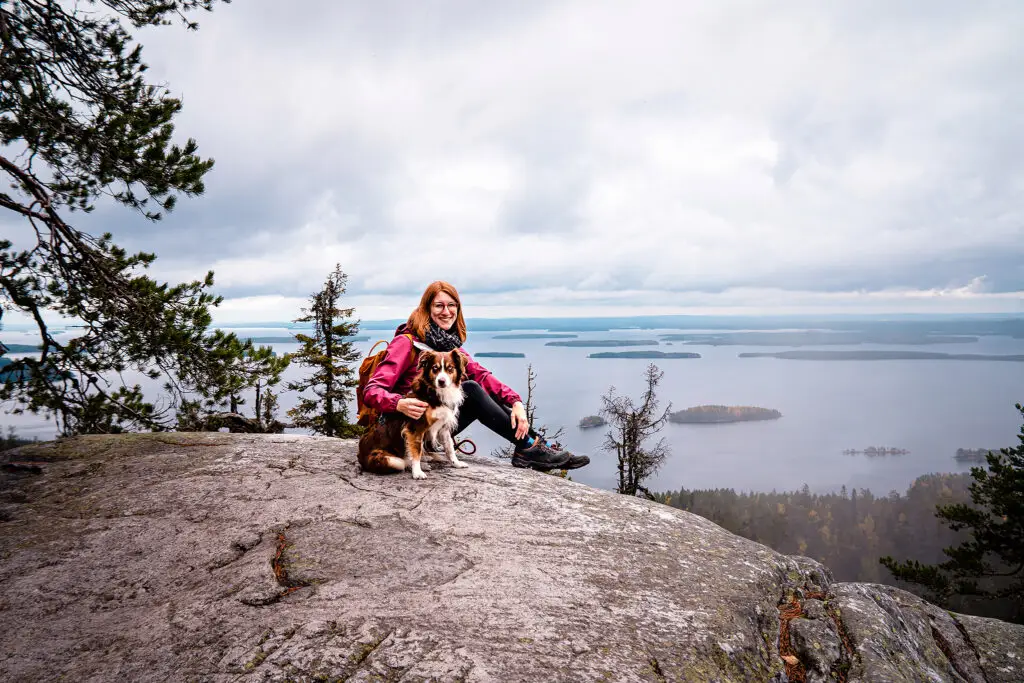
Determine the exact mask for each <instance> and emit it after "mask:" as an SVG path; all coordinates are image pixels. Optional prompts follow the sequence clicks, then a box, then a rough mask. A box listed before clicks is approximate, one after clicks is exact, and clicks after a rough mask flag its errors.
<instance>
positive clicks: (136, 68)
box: [0, 0, 232, 434]
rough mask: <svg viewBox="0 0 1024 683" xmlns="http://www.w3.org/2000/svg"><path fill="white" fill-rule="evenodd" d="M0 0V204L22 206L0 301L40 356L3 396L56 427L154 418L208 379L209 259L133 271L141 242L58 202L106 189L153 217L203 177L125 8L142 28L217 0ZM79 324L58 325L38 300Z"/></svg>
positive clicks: (0, 271)
mask: <svg viewBox="0 0 1024 683" xmlns="http://www.w3.org/2000/svg"><path fill="white" fill-rule="evenodd" d="M96 4H99V3H94V2H90V3H65V2H56V1H53V0H4V1H3V2H0V179H2V180H3V181H4V182H3V191H0V209H6V210H7V211H9V212H11V213H12V214H13V215H17V216H18V217H20V219H21V220H22V223H21V225H23V226H24V228H25V230H24V232H25V235H24V236H23V238H22V239H19V240H18V241H20V242H21V243H22V244H24V245H25V248H23V249H21V250H18V249H15V248H14V247H13V243H12V241H10V240H0V315H2V314H3V311H4V310H16V311H20V312H21V313H23V314H24V315H26V316H27V317H29V318H30V319H31V320H33V321H34V322H35V324H36V327H37V330H38V334H39V345H40V347H41V350H40V353H39V355H38V357H28V358H22V359H18V360H16V361H14V362H13V363H11V364H9V365H8V366H7V368H6V372H5V382H4V384H3V385H2V386H0V401H5V402H8V401H9V402H13V403H14V405H15V407H14V408H13V409H12V412H14V413H20V412H24V411H30V412H35V413H39V412H42V413H46V414H48V415H52V416H54V417H55V419H56V421H57V424H58V427H59V429H60V430H61V431H62V432H63V433H65V434H74V433H81V432H113V431H122V430H124V429H138V428H145V429H164V428H167V427H168V426H170V424H172V421H173V419H174V409H175V407H176V406H177V405H179V404H180V402H181V401H182V400H184V397H185V396H186V395H187V394H188V393H189V392H194V391H199V392H200V393H202V394H204V395H218V394H219V392H220V389H219V388H218V386H217V384H216V380H217V379H218V378H221V377H223V374H222V371H221V368H222V365H223V363H224V362H225V361H227V360H230V359H231V358H232V356H231V350H230V347H231V345H232V344H231V335H211V334H208V327H209V325H210V322H211V316H210V308H211V307H213V306H216V305H217V304H218V303H220V298H218V297H215V296H213V295H212V294H210V293H209V291H208V290H209V288H210V287H211V286H212V284H213V274H212V273H208V274H207V276H206V277H205V278H204V279H203V280H197V281H193V282H188V283H183V284H178V285H171V284H168V283H161V282H157V281H155V280H153V279H151V278H149V277H147V276H146V275H144V274H143V273H142V272H141V271H143V270H144V269H145V268H147V267H148V266H149V265H150V264H151V263H152V262H153V260H154V259H155V256H154V255H153V254H149V253H137V254H128V253H127V252H126V251H125V250H123V249H121V248H120V247H118V246H117V245H115V244H113V243H112V241H111V235H109V234H104V235H102V236H100V237H96V236H94V235H91V234H88V233H86V232H83V231H81V230H79V229H77V228H75V227H73V226H72V225H70V224H69V223H68V222H66V220H65V216H64V214H65V213H67V212H75V211H86V212H88V211H91V210H92V209H93V207H94V204H95V202H96V201H97V200H98V199H100V198H101V197H109V198H111V199H113V201H114V202H117V203H120V204H122V205H124V206H127V207H129V208H130V209H133V210H135V211H138V212H139V213H140V214H141V215H142V216H143V217H145V218H146V219H149V220H153V221H156V220H159V219H160V218H161V216H162V215H163V213H164V212H166V211H170V210H171V209H172V208H173V207H174V204H175V201H176V199H177V197H178V196H179V195H185V196H193V195H197V194H200V193H202V192H203V176H204V175H205V174H206V173H207V172H208V171H209V170H210V168H211V167H212V166H213V161H212V160H208V159H203V158H201V157H200V156H198V155H197V149H198V147H197V145H196V143H195V141H193V140H187V141H186V142H185V143H184V144H183V145H180V146H179V145H177V144H174V143H173V142H172V138H173V134H174V126H173V123H172V121H173V119H174V117H175V116H176V115H177V113H178V112H179V111H180V109H181V102H180V101H179V100H177V99H175V98H173V97H171V96H170V95H169V93H168V91H167V89H166V88H165V87H163V86H156V85H151V84H149V83H147V82H146V80H145V78H144V75H145V70H146V65H145V64H144V63H143V62H142V59H141V46H138V45H133V43H132V37H131V35H129V33H128V32H127V30H126V29H125V27H124V25H123V23H122V22H127V23H128V24H130V25H132V26H135V27H137V28H142V27H145V26H160V25H164V24H168V23H170V22H171V20H172V19H181V20H182V21H183V22H184V23H185V25H186V26H187V27H188V28H190V29H194V28H196V27H197V26H196V24H195V23H194V22H191V21H189V20H187V19H186V18H185V17H186V15H187V14H188V13H189V12H191V11H193V10H197V9H205V10H210V9H212V7H213V4H214V0H101V4H102V5H103V8H102V11H97V10H96V9H95V5H96ZM47 312H53V313H56V314H57V315H59V316H61V317H63V318H66V319H71V320H74V321H75V322H77V323H79V324H80V326H81V330H82V332H81V334H80V335H79V336H78V337H76V338H75V339H73V340H70V341H58V340H57V339H56V338H55V335H53V334H52V333H51V330H50V327H49V326H48V324H47V323H46V315H45V314H46V313H47ZM129 370H134V371H137V372H140V373H143V374H145V375H147V376H149V377H150V378H153V379H155V378H158V377H163V378H164V379H165V381H166V384H165V389H166V391H167V392H168V394H169V395H170V397H171V401H170V403H167V404H165V405H163V406H161V407H157V405H156V404H155V403H153V402H152V401H150V400H147V398H146V397H145V396H144V395H143V392H142V389H141V388H140V386H139V385H138V384H132V383H131V382H129V381H126V380H125V379H123V378H124V373H125V371H129Z"/></svg>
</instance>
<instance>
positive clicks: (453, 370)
mask: <svg viewBox="0 0 1024 683" xmlns="http://www.w3.org/2000/svg"><path fill="white" fill-rule="evenodd" d="M420 372H421V373H422V376H423V381H424V382H426V383H427V384H428V385H430V386H432V387H434V388H435V389H447V388H449V387H457V386H459V385H460V384H462V378H463V377H464V376H465V374H466V357H465V356H463V355H462V354H461V353H459V352H458V351H457V350H456V351H449V352H448V353H444V352H441V351H423V352H422V353H420Z"/></svg>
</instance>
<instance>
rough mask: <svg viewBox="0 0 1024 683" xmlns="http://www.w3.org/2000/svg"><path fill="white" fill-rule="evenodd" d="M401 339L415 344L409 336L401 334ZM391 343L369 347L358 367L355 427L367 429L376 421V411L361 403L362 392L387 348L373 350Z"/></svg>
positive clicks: (414, 355)
mask: <svg viewBox="0 0 1024 683" xmlns="http://www.w3.org/2000/svg"><path fill="white" fill-rule="evenodd" d="M402 336H403V337H408V338H409V341H411V342H415V341H416V340H415V339H413V336H412V335H411V334H403V335H402ZM390 343H391V342H389V341H387V340H384V339H381V340H380V341H378V342H377V343H376V344H374V345H373V346H372V347H370V353H369V354H368V355H367V356H366V358H364V359H363V362H362V363H361V364H360V365H359V384H358V385H357V386H356V410H357V414H358V416H359V417H358V419H357V420H356V424H357V425H361V426H363V427H369V426H370V425H372V424H373V423H374V422H376V421H377V419H378V417H379V414H378V413H377V410H376V409H374V408H371V407H370V406H368V405H366V404H364V403H363V392H364V391H366V383H367V382H369V381H370V378H371V377H373V373H374V372H376V371H377V366H378V365H380V364H381V361H383V360H384V356H386V355H387V353H388V349H387V346H385V347H384V350H383V351H378V352H377V353H374V352H373V350H374V349H376V348H377V346H379V345H380V344H390ZM412 357H413V358H415V357H416V347H415V346H413V348H412Z"/></svg>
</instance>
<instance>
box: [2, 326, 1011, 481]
mask: <svg viewBox="0 0 1024 683" xmlns="http://www.w3.org/2000/svg"><path fill="white" fill-rule="evenodd" d="M233 331H235V332H237V333H238V334H239V335H240V336H284V335H286V334H288V332H287V331H285V330H282V329H262V328H248V329H234V330H233ZM517 332H519V331H517ZM679 332H680V330H617V331H613V332H580V333H578V339H580V340H586V339H659V338H660V336H661V335H662V334H672V333H679ZM686 332H700V330H687V331H686ZM362 334H365V335H369V336H370V341H368V342H360V343H358V344H357V347H358V348H359V350H360V351H361V352H363V353H365V352H366V351H367V350H368V349H369V347H370V345H371V344H372V343H373V342H374V341H376V340H377V339H380V338H384V337H388V336H389V335H388V334H387V333H384V332H379V331H373V330H371V331H368V332H363V333H362ZM496 334H497V335H501V334H507V332H498V333H494V332H486V333H476V334H471V335H470V338H469V339H468V340H467V343H466V347H465V348H466V349H467V350H468V351H469V352H470V353H471V354H472V353H476V352H480V351H513V352H522V353H525V354H526V358H484V359H480V360H481V362H482V363H483V364H484V365H485V366H486V367H488V368H490V369H491V370H492V371H493V372H494V374H495V375H496V376H497V377H499V378H500V379H501V380H502V381H504V382H505V383H506V384H509V385H510V386H512V387H513V388H514V389H516V390H517V391H519V392H520V393H522V394H524V398H525V388H526V387H525V385H526V368H527V364H528V363H529V364H532V365H533V368H534V371H535V372H536V374H537V387H536V391H535V402H536V405H537V406H538V411H537V417H538V422H540V423H542V424H547V425H548V426H550V427H558V426H563V427H565V430H566V433H565V435H564V436H563V437H562V442H563V443H564V444H565V445H566V446H567V447H568V448H570V449H571V450H573V451H575V452H579V453H586V454H588V455H590V457H591V459H592V463H591V465H589V466H588V467H585V468H583V469H580V470H576V471H574V472H572V478H573V479H574V480H576V481H580V482H584V483H587V484H590V485H593V486H597V487H600V488H606V489H611V488H614V486H615V483H616V469H615V457H614V455H613V454H610V453H607V452H605V451H603V450H602V448H601V447H602V445H603V442H604V438H605V437H604V435H605V433H606V431H607V429H606V428H597V429H590V430H581V429H579V428H578V427H577V426H576V425H577V423H578V421H579V419H580V418H582V417H584V416H586V415H591V414H595V413H597V411H598V410H599V408H600V406H601V400H600V398H601V396H602V395H603V394H605V393H606V392H607V391H608V388H609V387H610V386H614V387H616V389H617V390H618V392H619V393H625V394H628V395H630V396H632V397H634V399H635V400H639V397H640V394H641V392H642V390H643V388H644V369H645V367H646V365H647V363H648V362H650V361H647V360H642V359H588V358H587V355H588V354H589V353H592V352H594V351H601V350H629V349H628V348H622V349H593V348H569V347H552V346H546V345H545V342H546V341H547V340H543V339H533V340H502V339H494V337H495V335H496ZM4 340H5V341H6V342H9V343H31V342H32V341H33V340H32V338H31V337H30V336H29V335H28V334H24V335H22V334H19V333H17V332H7V331H5V333H4ZM273 346H274V348H275V350H276V351H278V352H279V353H284V352H289V351H294V350H296V349H297V345H295V344H273ZM638 348H644V347H638ZM647 348H654V347H647ZM658 348H659V349H660V350H663V351H693V352H697V353H700V354H701V356H702V357H701V358H699V359H672V360H658V361H655V362H656V363H657V365H658V366H659V367H660V368H661V369H662V370H664V372H665V376H664V379H663V380H662V383H661V386H660V387H659V391H658V395H659V397H660V398H661V399H662V401H663V405H664V404H667V403H668V402H671V404H672V407H673V410H679V409H682V408H687V407H690V406H695V405H702V404H722V405H753V406H761V407H764V408H775V409H777V410H779V411H781V412H782V415H783V417H782V418H781V419H778V420H771V421H764V422H740V423H733V424H720V425H680V424H671V423H669V424H667V425H665V427H664V429H663V431H662V436H664V437H665V439H666V441H667V443H668V445H669V447H670V449H671V455H670V456H669V458H668V459H667V461H666V462H665V463H664V465H663V466H662V468H661V470H660V471H659V472H658V473H657V474H656V475H655V476H654V477H653V478H652V479H651V480H650V481H649V488H650V489H651V490H667V489H678V488H680V487H685V488H733V489H737V490H744V491H746V490H756V491H770V490H773V489H776V490H793V489H797V488H799V487H801V486H802V485H803V484H804V483H806V484H808V485H809V486H810V488H811V489H812V490H814V491H820V492H824V491H832V490H837V489H838V488H839V487H840V486H843V485H845V486H846V487H847V488H853V487H856V488H870V489H871V490H872V491H873V492H874V493H876V494H879V495H884V494H886V493H888V492H889V491H890V490H897V491H899V492H903V491H904V490H905V489H906V488H907V486H908V485H909V484H910V483H911V482H912V481H913V480H914V478H916V477H917V476H919V475H921V474H925V473H928V472H955V471H966V470H967V469H968V468H969V466H967V465H961V464H959V463H957V462H956V461H955V460H954V459H953V454H954V452H955V451H956V449H957V448H998V447H1003V446H1010V445H1016V444H1017V440H1016V434H1017V432H1018V430H1019V429H1020V426H1021V420H1020V416H1019V414H1018V413H1017V411H1016V410H1015V409H1014V407H1013V406H1014V403H1016V402H1021V401H1024V363H1012V362H997V361H951V360H894V361H795V360H780V359H774V358H739V357H738V354H740V353H743V352H750V351H780V350H784V349H780V348H767V347H746V346H718V347H711V346H691V345H685V346H684V345H682V344H679V343H674V344H671V345H668V344H661V345H660V346H659V347H658ZM804 348H811V347H804ZM828 348H829V349H830V350H837V351H838V350H868V349H897V350H927V351H935V352H948V353H977V354H1000V355H1002V354H1020V353H1024V339H1013V338H1010V337H996V336H989V337H982V338H981V339H980V340H979V341H978V342H977V343H974V344H955V345H948V346H947V345H929V346H927V347H920V346H888V345H873V344H862V345H857V346H830V347H828ZM303 372H304V371H303V369H302V368H299V367H297V366H293V367H291V368H289V370H288V372H287V373H286V379H288V378H296V377H298V376H300V375H301V374H303ZM142 383H143V385H144V386H152V387H154V388H155V387H156V386H158V384H159V383H147V382H146V381H145V380H142ZM281 400H282V408H283V409H287V408H288V407H291V406H292V405H294V404H295V402H296V401H295V397H294V395H293V394H291V393H289V392H285V393H284V394H283V395H282V397H281ZM248 409H251V408H247V410H248ZM282 412H283V410H282ZM0 421H2V423H3V424H13V425H14V426H15V427H16V428H17V430H18V433H19V435H26V436H32V435H37V436H39V437H40V438H49V437H50V436H52V435H53V433H54V430H53V426H52V423H47V422H45V421H44V420H42V418H39V417H35V416H9V415H4V416H2V418H0ZM467 434H468V435H469V436H470V437H471V438H473V439H474V441H476V443H477V446H478V448H479V450H480V452H483V453H489V452H490V451H491V449H492V448H495V447H498V446H500V445H501V441H500V439H499V438H498V437H496V436H495V435H493V434H491V433H490V432H489V431H488V430H486V429H484V428H482V427H480V426H473V427H471V428H470V429H469V430H468V432H467ZM867 446H889V447H897V448H905V449H908V450H909V451H910V452H909V453H908V454H906V455H902V456H888V457H876V458H868V457H866V456H864V455H855V456H851V455H844V454H843V450H844V449H858V450H863V449H864V448H865V447H867Z"/></svg>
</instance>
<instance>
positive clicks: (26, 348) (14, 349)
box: [0, 342, 43, 353]
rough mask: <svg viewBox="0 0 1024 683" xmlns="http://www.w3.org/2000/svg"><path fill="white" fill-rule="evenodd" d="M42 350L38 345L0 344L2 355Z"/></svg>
mask: <svg viewBox="0 0 1024 683" xmlns="http://www.w3.org/2000/svg"><path fill="white" fill-rule="evenodd" d="M42 348H43V347H42V346H40V345H38V344H4V343H3V342H0V351H3V353H35V352H36V351H39V350H40V349H42ZM4 349H6V351H4Z"/></svg>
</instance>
